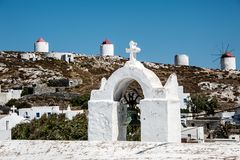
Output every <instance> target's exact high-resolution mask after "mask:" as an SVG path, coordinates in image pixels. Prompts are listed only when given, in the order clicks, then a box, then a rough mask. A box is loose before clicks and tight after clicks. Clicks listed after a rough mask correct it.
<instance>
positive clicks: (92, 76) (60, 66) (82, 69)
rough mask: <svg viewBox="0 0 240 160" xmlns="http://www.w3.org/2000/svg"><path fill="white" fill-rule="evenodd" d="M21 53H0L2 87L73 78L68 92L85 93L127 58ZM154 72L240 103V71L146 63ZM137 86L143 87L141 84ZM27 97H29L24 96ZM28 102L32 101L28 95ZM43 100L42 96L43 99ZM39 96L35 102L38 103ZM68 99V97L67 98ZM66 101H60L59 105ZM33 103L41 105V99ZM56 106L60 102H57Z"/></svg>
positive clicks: (229, 103) (192, 89)
mask: <svg viewBox="0 0 240 160" xmlns="http://www.w3.org/2000/svg"><path fill="white" fill-rule="evenodd" d="M21 53H22V52H10V51H9V52H0V84H1V86H2V89H8V88H19V87H23V86H31V85H33V84H35V85H39V84H48V82H49V80H52V79H64V78H65V79H74V80H78V82H79V84H78V85H76V86H75V87H68V88H66V92H71V93H79V94H85V93H90V91H91V90H92V89H98V88H99V86H100V81H101V79H102V77H106V78H108V77H109V76H110V75H111V74H112V73H113V72H114V71H115V70H116V69H118V68H120V67H122V66H123V65H124V63H125V61H126V59H123V58H121V57H93V56H79V57H77V58H76V61H75V62H74V63H70V64H68V63H66V62H64V61H60V60H53V59H46V58H44V57H43V59H42V60H39V61H35V62H32V61H26V60H22V59H21V58H20V54H21ZM143 64H144V65H145V66H146V67H147V68H149V69H150V70H152V71H153V72H155V73H156V74H157V76H158V77H159V78H160V80H161V81H162V83H163V84H164V83H165V82H166V80H167V78H168V77H169V75H170V74H171V73H173V72H175V73H176V74H177V76H178V82H179V84H180V85H182V86H184V91H185V92H189V93H199V92H203V93H207V94H209V95H215V96H217V97H218V99H219V100H220V101H221V103H222V106H223V107H224V108H228V107H235V106H239V104H240V85H239V84H240V71H221V70H212V69H205V68H200V67H194V66H174V65H167V64H158V63H150V62H143ZM138 89H140V88H139V87H138ZM25 100H26V98H25ZM27 100H28V101H31V100H30V99H29V97H28V99H27ZM41 100H42V99H41ZM36 101H37V100H36V96H35V100H34V102H36ZM68 101H69V100H68ZM62 104H63V103H62V102H61V104H60V105H62ZM34 105H41V102H38V103H37V104H34ZM53 105H59V103H58V102H57V100H56V101H54V102H53Z"/></svg>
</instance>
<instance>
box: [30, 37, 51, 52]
mask: <svg viewBox="0 0 240 160" xmlns="http://www.w3.org/2000/svg"><path fill="white" fill-rule="evenodd" d="M34 52H49V47H48V42H46V41H45V40H44V39H43V38H39V39H38V40H37V41H36V42H35V43H34Z"/></svg>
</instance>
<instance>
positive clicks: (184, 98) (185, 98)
mask: <svg viewBox="0 0 240 160" xmlns="http://www.w3.org/2000/svg"><path fill="white" fill-rule="evenodd" d="M178 98H179V99H180V104H181V106H180V107H181V109H187V101H188V100H190V93H184V92H183V86H179V87H178Z"/></svg>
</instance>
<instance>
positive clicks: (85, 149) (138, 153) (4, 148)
mask: <svg viewBox="0 0 240 160" xmlns="http://www.w3.org/2000/svg"><path fill="white" fill-rule="evenodd" d="M0 159H1V160H12V159H14V160H15V159H17V160H39V159H48V160H49V159H57V160H59V159H60V160H61V159H184V160H185V159H225V160H230V159H240V143H203V144H165V143H152V142H151V143H150V142H149V143H146V142H87V141H40V140H38V141H21V140H13V141H0Z"/></svg>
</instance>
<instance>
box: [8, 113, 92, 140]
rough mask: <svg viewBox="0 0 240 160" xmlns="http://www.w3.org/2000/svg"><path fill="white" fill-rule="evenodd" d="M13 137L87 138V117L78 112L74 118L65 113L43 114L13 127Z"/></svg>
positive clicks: (46, 138) (48, 138) (33, 138)
mask: <svg viewBox="0 0 240 160" xmlns="http://www.w3.org/2000/svg"><path fill="white" fill-rule="evenodd" d="M12 139H29V140H36V139H40V140H87V117H86V115H85V114H78V115H76V116H75V117H74V118H73V119H72V120H68V119H67V118H65V115H64V114H59V115H57V114H53V115H50V116H47V115H46V114H45V115H43V116H42V117H41V118H40V119H33V120H32V121H31V122H30V123H24V124H18V125H17V126H16V127H14V128H13V129H12Z"/></svg>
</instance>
